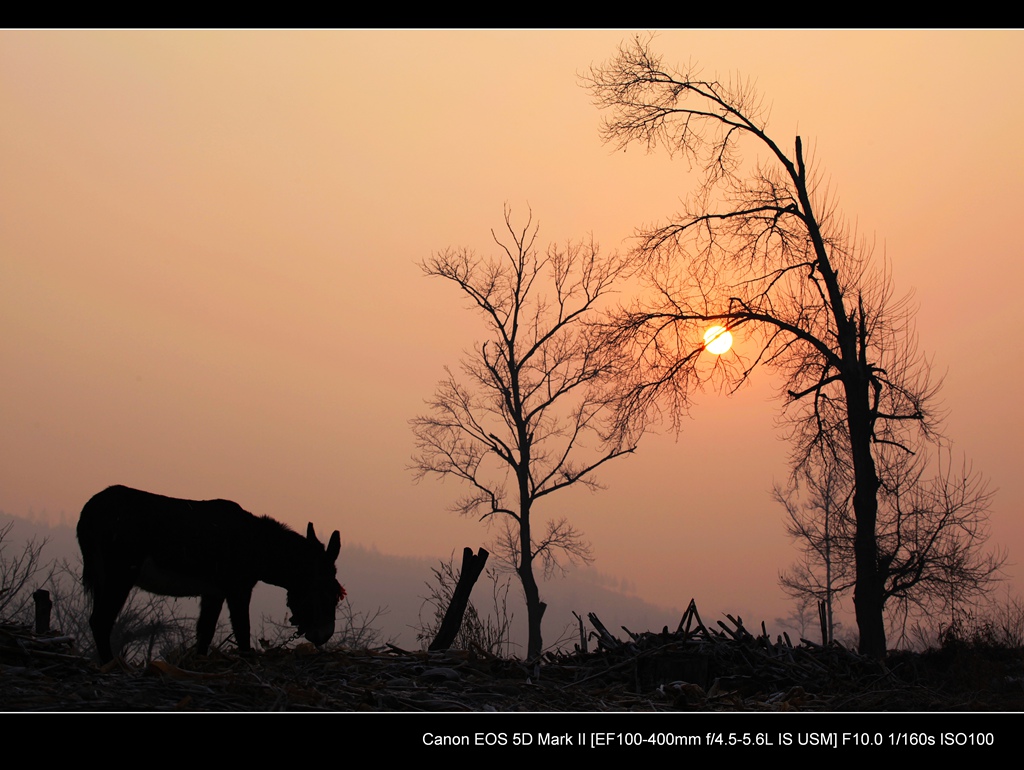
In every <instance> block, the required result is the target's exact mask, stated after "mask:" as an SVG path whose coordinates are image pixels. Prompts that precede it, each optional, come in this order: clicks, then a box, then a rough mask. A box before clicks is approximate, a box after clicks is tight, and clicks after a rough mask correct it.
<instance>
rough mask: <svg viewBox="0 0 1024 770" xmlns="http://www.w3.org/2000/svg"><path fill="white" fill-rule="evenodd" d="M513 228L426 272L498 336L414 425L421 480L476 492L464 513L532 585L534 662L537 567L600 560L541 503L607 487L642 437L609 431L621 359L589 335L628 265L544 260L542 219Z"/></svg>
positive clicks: (572, 248)
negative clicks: (608, 469) (453, 289)
mask: <svg viewBox="0 0 1024 770" xmlns="http://www.w3.org/2000/svg"><path fill="white" fill-rule="evenodd" d="M505 230H506V231H507V233H503V236H502V237H499V236H498V235H497V234H496V233H494V231H492V236H493V238H494V241H495V243H496V244H497V245H498V247H499V249H500V251H499V255H498V256H497V257H493V258H491V257H479V256H477V255H476V254H475V253H473V252H472V251H470V250H468V249H448V250H445V251H442V252H440V253H436V254H434V255H433V256H431V257H430V258H429V259H428V260H426V261H424V262H423V263H422V264H421V267H422V269H423V272H424V273H425V274H426V275H428V276H437V277H440V278H443V279H445V280H447V281H450V282H452V283H454V284H455V285H456V286H457V287H458V288H459V289H460V291H461V292H462V293H463V295H464V296H465V297H468V298H469V300H470V303H471V307H472V308H473V309H474V310H475V311H477V313H478V314H479V315H480V316H481V317H482V318H483V320H484V321H485V323H486V325H487V330H488V338H487V339H486V340H485V341H484V342H482V343H477V344H476V345H475V347H474V350H473V351H472V352H470V353H467V355H466V357H465V358H464V359H463V361H462V367H461V368H462V377H461V378H460V377H457V376H456V375H455V374H453V373H452V371H451V370H449V369H446V371H447V376H446V377H445V379H444V380H442V381H441V382H440V383H439V385H438V388H437V392H436V393H435V394H434V396H433V398H431V399H430V400H429V401H428V402H427V404H428V406H429V407H430V410H429V414H427V415H425V416H421V417H417V418H416V419H414V420H412V428H413V432H414V433H415V435H416V448H417V453H416V454H415V455H414V457H413V468H414V470H415V471H416V474H417V478H422V477H424V476H427V475H435V476H440V477H442V478H444V477H455V478H458V479H461V480H462V481H463V482H464V483H465V484H467V485H468V486H469V488H470V491H469V492H468V494H466V495H465V496H464V497H463V498H461V499H460V500H459V501H457V502H456V503H455V505H454V506H453V508H454V510H456V511H457V512H458V513H460V514H462V515H465V516H477V517H479V518H480V520H481V521H486V522H488V523H490V522H492V521H498V520H500V521H501V523H502V525H503V530H502V534H501V536H500V540H499V543H498V546H497V551H496V552H497V554H498V555H499V556H501V557H503V558H505V559H506V560H507V561H508V562H509V563H510V565H511V566H512V567H513V568H514V569H515V571H516V573H517V574H518V576H519V579H520V581H521V583H522V586H523V593H524V595H525V598H526V609H527V617H528V624H529V643H528V648H527V652H528V657H530V658H535V657H536V656H538V655H540V653H541V650H542V641H541V618H542V617H543V615H544V610H545V607H546V605H545V604H544V603H543V602H542V601H541V599H540V591H539V589H538V586H537V581H536V578H535V576H534V563H535V562H536V561H537V560H540V562H541V563H542V564H543V566H544V571H545V574H548V573H550V572H551V571H553V570H560V569H561V570H564V569H565V566H566V562H565V561H564V560H565V559H568V561H569V562H577V561H583V562H589V561H590V560H591V552H590V546H589V544H588V543H587V542H586V541H585V540H583V538H582V536H581V535H580V532H579V531H578V530H577V529H576V527H575V526H573V525H572V524H571V523H570V522H569V521H568V519H567V518H565V517H554V518H549V519H547V520H546V521H545V520H544V519H542V518H541V519H539V518H538V517H539V516H540V512H539V510H538V508H539V507H540V506H539V505H538V503H540V501H542V500H544V499H545V498H546V497H547V496H548V495H550V494H552V493H553V492H558V491H559V490H562V489H566V488H568V487H571V486H579V487H585V488H587V489H590V490H597V489H599V488H600V486H599V484H598V483H597V481H596V480H595V479H594V476H593V472H594V471H595V470H597V468H599V467H600V466H602V465H604V464H605V463H606V462H608V461H610V460H613V459H615V458H616V457H620V456H622V455H624V454H628V453H630V452H632V451H633V450H634V449H635V448H636V441H637V437H638V433H639V431H636V430H624V429H621V426H618V427H619V429H616V427H617V426H615V425H610V424H609V423H608V422H606V419H607V418H608V417H610V416H611V415H612V414H613V412H614V408H613V407H614V395H613V386H614V384H615V383H616V382H617V381H618V380H617V378H618V376H619V375H620V373H621V370H622V367H623V359H622V357H621V354H620V351H619V350H618V349H616V348H615V347H613V346H611V345H609V344H608V343H607V341H606V340H605V339H604V338H603V337H601V336H600V335H598V334H596V333H594V331H593V330H592V329H591V328H590V327H589V326H588V325H587V324H586V322H587V321H588V320H589V319H590V318H591V317H592V315H593V314H594V313H595V312H596V309H597V306H598V303H599V301H601V300H602V299H603V298H604V297H605V295H606V294H608V293H609V292H611V291H612V290H613V287H614V285H615V284H616V282H617V281H618V280H619V279H620V277H622V276H623V274H624V272H625V270H626V264H627V263H626V262H625V261H624V260H623V259H621V258H620V257H619V256H618V255H615V254H612V255H611V256H603V255H601V254H600V253H599V250H598V248H597V246H596V244H594V243H592V242H577V243H568V244H567V245H565V246H564V247H559V246H551V247H549V248H548V249H547V251H546V252H545V253H543V254H542V253H540V252H539V251H538V249H537V246H536V240H537V228H536V227H535V226H533V225H532V218H531V220H530V221H528V222H527V224H526V226H525V227H523V228H522V229H516V228H515V227H514V226H513V224H512V220H511V213H510V211H509V210H508V209H507V208H506V210H505ZM627 427H628V426H627ZM510 487H511V488H510Z"/></svg>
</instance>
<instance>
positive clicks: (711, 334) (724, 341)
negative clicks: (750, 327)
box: [704, 326, 732, 356]
mask: <svg viewBox="0 0 1024 770" xmlns="http://www.w3.org/2000/svg"><path fill="white" fill-rule="evenodd" d="M731 347H732V332H730V331H729V330H728V329H726V328H725V327H724V326H712V327H711V328H710V329H708V330H707V331H706V332H704V348H705V349H706V350H709V351H710V352H712V353H714V354H715V355H716V356H720V355H722V353H725V352H726V351H727V350H729V348H731Z"/></svg>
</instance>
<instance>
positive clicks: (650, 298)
mask: <svg viewBox="0 0 1024 770" xmlns="http://www.w3.org/2000/svg"><path fill="white" fill-rule="evenodd" d="M650 43H651V40H650V38H643V37H637V38H636V39H634V40H633V41H632V42H631V43H629V44H624V45H623V46H621V47H620V49H619V51H618V54H617V55H616V56H615V57H614V58H612V59H611V60H609V61H608V62H606V63H605V64H603V65H601V66H597V67H594V68H592V69H591V70H590V72H589V73H588V75H587V76H586V77H585V78H584V79H585V81H586V84H587V86H588V87H589V89H590V91H591V93H592V95H593V98H594V100H595V103H596V104H597V106H598V107H599V108H600V109H602V110H604V111H605V113H606V114H605V120H604V122H603V124H602V134H603V137H604V139H605V140H606V141H608V142H611V143H613V144H615V145H616V146H618V147H620V148H625V147H626V146H627V145H630V144H634V143H636V144H639V145H640V146H642V147H645V148H646V149H647V150H648V151H651V150H654V149H656V148H659V147H660V148H664V149H666V150H667V151H668V152H669V154H670V155H675V154H679V155H682V156H684V157H685V158H686V159H687V160H688V161H689V162H690V163H691V165H695V166H697V167H699V168H700V169H702V170H703V176H702V177H701V180H702V181H701V184H700V186H699V187H698V189H697V191H696V192H695V193H694V194H692V195H691V196H690V197H689V198H688V199H687V201H686V202H685V203H684V208H683V210H682V211H681V212H679V213H678V214H677V215H675V217H674V218H673V219H672V220H671V221H670V222H669V223H668V224H666V225H663V226H657V227H653V228H650V229H647V230H646V231H644V232H643V233H642V234H641V237H640V239H639V246H638V247H637V253H638V255H639V256H641V257H642V258H643V259H644V260H645V262H646V265H647V278H648V281H649V284H650V287H649V288H650V291H649V292H648V294H647V295H646V299H645V300H643V301H642V302H641V303H639V304H637V305H635V306H634V307H632V309H630V310H629V311H626V312H624V313H623V314H622V315H621V316H620V317H619V318H618V320H617V328H618V332H619V334H620V338H625V337H628V338H629V339H631V340H632V341H633V344H634V345H635V349H636V355H637V357H638V359H639V361H640V362H641V363H642V365H643V372H644V377H643V379H642V380H641V381H640V382H638V383H637V386H636V388H635V390H634V399H633V401H632V407H633V408H634V409H636V410H641V411H642V410H644V409H647V408H649V407H651V406H652V405H655V404H658V403H662V404H664V403H666V401H665V399H668V403H669V404H670V405H671V406H672V407H673V408H674V410H675V411H676V412H677V413H678V411H679V410H680V409H685V407H686V406H687V394H688V393H690V392H691V390H692V388H693V387H694V386H695V385H699V384H700V383H701V382H702V381H703V378H704V377H705V376H706V372H703V370H702V369H701V367H700V366H698V362H699V361H700V360H701V354H702V353H703V349H704V347H703V345H702V344H701V342H700V339H701V337H700V333H701V332H702V331H703V326H705V325H706V324H707V322H710V321H714V322H717V323H720V324H722V325H724V326H726V327H728V328H730V329H732V330H734V331H735V330H736V329H738V328H742V329H743V330H744V332H745V333H746V335H748V336H750V337H753V338H754V339H755V340H757V341H758V350H759V352H758V353H757V354H756V355H755V356H754V357H753V360H752V361H751V362H741V363H740V364H739V365H737V366H735V367H734V368H732V369H730V368H729V367H728V366H727V365H726V364H725V363H724V362H723V363H721V364H720V365H718V366H716V367H715V370H714V371H715V372H717V373H719V374H721V375H722V376H723V377H724V378H725V379H724V382H725V383H728V385H729V386H732V387H736V386H738V384H739V383H742V382H743V381H744V380H745V379H746V378H747V377H748V376H749V375H750V373H751V372H752V370H753V369H754V368H755V367H756V366H757V365H758V364H764V365H767V366H769V367H771V368H773V369H775V370H776V371H777V372H778V373H780V374H781V375H782V378H783V381H784V383H785V384H784V386H783V389H782V393H781V396H782V399H783V401H784V404H785V406H784V419H785V420H786V421H787V423H788V432H789V436H790V438H791V439H792V447H793V454H792V465H793V470H794V474H795V475H794V478H796V477H797V476H798V475H799V473H800V472H802V471H803V470H804V469H806V468H807V467H808V466H809V465H810V464H813V463H814V462H816V461H817V459H818V458H821V457H823V456H827V457H829V458H830V460H829V462H830V463H831V464H834V465H835V466H836V467H837V468H838V469H840V471H841V473H842V474H844V475H845V476H846V477H847V478H848V479H849V490H850V505H851V508H852V515H853V520H854V524H855V532H854V535H853V555H854V561H855V589H854V604H855V609H856V617H857V625H858V628H859V631H860V643H859V647H860V650H861V652H863V653H865V654H870V655H874V656H879V657H880V656H883V655H884V654H885V651H886V636H885V623H884V618H883V607H884V604H885V598H886V587H885V575H886V572H885V569H883V567H882V566H881V564H880V558H881V557H882V555H883V554H884V550H883V548H882V546H881V544H880V542H879V533H878V529H877V523H878V506H879V493H880V489H881V485H882V481H883V480H882V476H884V475H885V473H887V472H888V471H887V470H886V469H885V468H883V469H881V470H882V472H881V473H880V469H879V463H880V462H884V463H892V462H896V465H893V466H892V467H897V465H898V461H893V460H891V459H889V458H886V457H882V455H881V450H882V449H883V448H888V449H892V450H896V452H897V454H898V453H899V452H911V451H913V447H912V444H913V443H914V442H915V441H917V440H919V439H921V438H924V439H927V438H929V437H930V436H932V435H933V433H932V431H933V430H934V429H935V427H936V426H935V420H934V417H935V416H934V414H933V412H932V410H931V406H930V405H931V398H932V396H933V395H934V393H935V386H934V385H933V384H931V383H930V381H929V373H930V371H929V366H928V364H927V362H926V361H925V360H924V359H923V358H922V357H921V356H920V355H919V354H918V353H917V348H916V339H915V333H914V329H913V324H912V320H913V309H912V308H911V307H909V305H908V304H907V302H906V300H905V299H896V298H894V295H893V290H892V282H891V280H890V276H889V273H888V270H887V265H886V264H885V263H884V261H882V262H881V263H880V262H878V261H877V260H873V259H872V254H871V251H870V249H868V248H866V247H865V246H864V245H863V244H862V243H860V242H857V240H856V238H855V237H854V235H853V234H852V233H851V231H850V230H849V229H848V227H847V225H846V223H845V222H844V221H843V219H842V218H841V216H839V214H838V213H837V212H836V208H835V204H834V201H833V200H831V199H830V198H829V195H828V190H827V189H826V188H824V187H823V186H822V185H820V184H819V183H818V177H816V176H815V174H814V173H813V172H812V171H811V170H810V168H809V165H808V162H807V159H806V157H805V155H804V148H803V143H802V142H801V139H800V137H799V136H798V137H796V139H795V142H794V143H793V147H792V149H784V148H783V146H782V145H780V144H779V143H777V142H776V140H775V139H774V138H772V137H771V136H770V135H769V134H768V133H767V122H768V110H767V108H766V107H765V106H764V104H763V102H762V101H761V98H760V97H759V96H758V95H757V93H756V92H755V90H754V89H753V88H752V87H751V86H750V84H749V83H744V82H739V81H733V82H726V83H722V82H719V81H717V80H713V79H710V80H709V79H705V78H704V77H702V76H701V74H700V73H699V71H697V70H696V69H694V68H689V69H683V70H680V69H677V68H669V67H666V66H664V65H663V63H662V61H661V58H660V57H659V56H657V55H655V54H654V53H652V51H651V45H650ZM751 156H754V157H757V161H756V162H754V163H753V164H750V163H745V162H744V157H748V158H749V157H751ZM694 327H698V328H694ZM734 360H738V359H734ZM894 456H895V455H894Z"/></svg>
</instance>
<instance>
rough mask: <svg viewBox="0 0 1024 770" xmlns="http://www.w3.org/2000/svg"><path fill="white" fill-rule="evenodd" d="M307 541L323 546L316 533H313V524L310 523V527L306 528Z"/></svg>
mask: <svg viewBox="0 0 1024 770" xmlns="http://www.w3.org/2000/svg"><path fill="white" fill-rule="evenodd" d="M306 539H307V540H309V541H310V542H311V543H316V544H317V545H323V544H322V543H321V542H320V541H319V540H318V539H317V536H316V532H314V531H313V522H309V525H308V526H307V527H306Z"/></svg>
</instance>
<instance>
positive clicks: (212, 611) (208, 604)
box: [196, 594, 224, 655]
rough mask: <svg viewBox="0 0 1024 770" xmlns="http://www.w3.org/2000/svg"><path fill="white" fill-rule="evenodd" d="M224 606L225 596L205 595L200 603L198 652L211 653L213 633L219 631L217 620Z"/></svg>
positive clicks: (197, 636)
mask: <svg viewBox="0 0 1024 770" xmlns="http://www.w3.org/2000/svg"><path fill="white" fill-rule="evenodd" d="M223 606H224V595H223V594H203V596H202V598H201V599H200V601H199V622H198V623H197V624H196V651H197V652H198V653H199V654H200V655H205V654H206V653H207V652H209V651H210V642H212V641H213V632H214V631H216V630H217V618H219V617H220V610H221V607H223Z"/></svg>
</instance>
